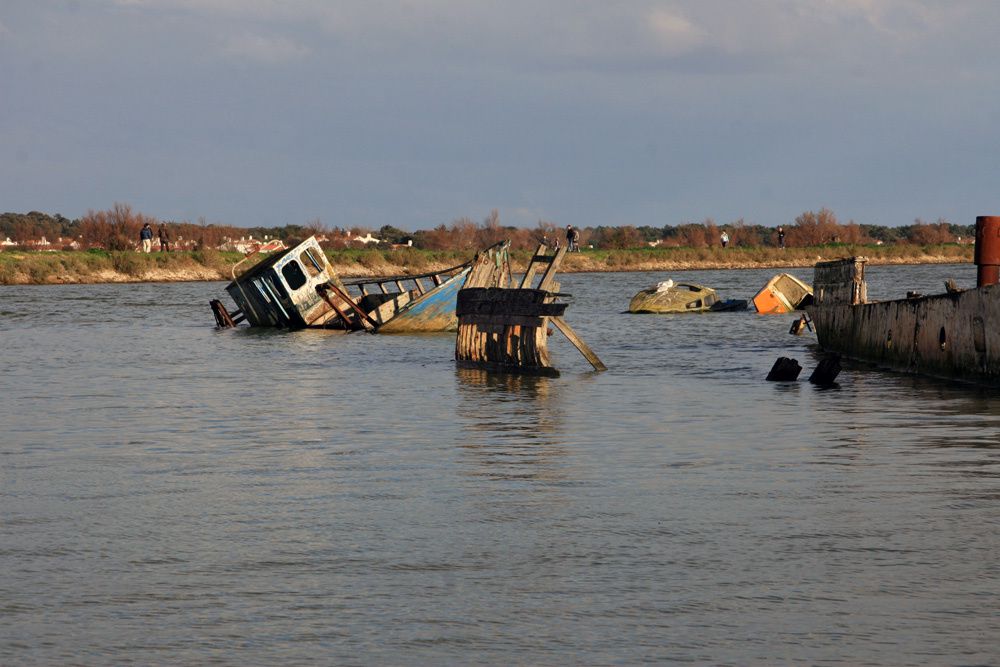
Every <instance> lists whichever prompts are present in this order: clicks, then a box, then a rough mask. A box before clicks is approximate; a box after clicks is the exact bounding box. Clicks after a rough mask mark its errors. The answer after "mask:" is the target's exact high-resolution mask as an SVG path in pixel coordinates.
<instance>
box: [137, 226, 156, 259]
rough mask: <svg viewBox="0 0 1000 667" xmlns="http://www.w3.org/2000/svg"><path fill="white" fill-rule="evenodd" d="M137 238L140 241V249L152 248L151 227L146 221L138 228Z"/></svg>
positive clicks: (148, 250) (149, 249)
mask: <svg viewBox="0 0 1000 667" xmlns="http://www.w3.org/2000/svg"><path fill="white" fill-rule="evenodd" d="M139 240H140V241H142V251H143V252H150V251H152V249H153V228H152V227H150V226H149V223H148V222H147V223H146V224H144V225H143V226H142V229H141V230H139Z"/></svg>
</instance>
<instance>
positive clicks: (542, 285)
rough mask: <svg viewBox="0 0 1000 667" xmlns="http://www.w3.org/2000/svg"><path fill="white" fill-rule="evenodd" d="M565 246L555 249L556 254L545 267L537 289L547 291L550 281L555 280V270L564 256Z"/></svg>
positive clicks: (550, 284)
mask: <svg viewBox="0 0 1000 667" xmlns="http://www.w3.org/2000/svg"><path fill="white" fill-rule="evenodd" d="M566 250H567V246H562V247H561V248H559V249H558V250H556V255H555V257H554V258H553V259H552V262H551V263H550V264H549V266H548V268H547V269H545V273H544V274H543V275H542V280H541V282H539V283H538V289H540V290H543V291H549V289H550V288H551V286H552V281H553V280H555V277H556V271H558V270H559V265H560V264H562V261H563V257H565V256H566Z"/></svg>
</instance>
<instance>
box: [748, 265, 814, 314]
mask: <svg viewBox="0 0 1000 667" xmlns="http://www.w3.org/2000/svg"><path fill="white" fill-rule="evenodd" d="M812 300H813V289H812V287H811V286H809V285H807V284H806V283H804V282H802V281H801V280H799V279H798V278H796V277H795V276H793V275H792V274H790V273H779V274H778V275H776V276H775V277H773V278H771V279H770V280H768V281H767V284H766V285H764V286H763V287H762V288H761V289H760V291H759V292H757V294H755V295H754V297H753V305H754V307H755V308H757V312H758V313H764V314H766V315H774V314H779V313H790V312H792V311H793V310H801V309H802V308H805V307H806V306H808V305H809V304H811V303H812Z"/></svg>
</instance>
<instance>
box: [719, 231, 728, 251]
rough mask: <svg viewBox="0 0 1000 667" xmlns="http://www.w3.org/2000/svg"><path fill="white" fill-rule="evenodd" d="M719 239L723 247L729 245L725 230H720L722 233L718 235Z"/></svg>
mask: <svg viewBox="0 0 1000 667" xmlns="http://www.w3.org/2000/svg"><path fill="white" fill-rule="evenodd" d="M719 240H720V241H722V247H723V248H725V247H726V246H728V245H729V234H728V233H727V232H726V230H722V235H721V236H719Z"/></svg>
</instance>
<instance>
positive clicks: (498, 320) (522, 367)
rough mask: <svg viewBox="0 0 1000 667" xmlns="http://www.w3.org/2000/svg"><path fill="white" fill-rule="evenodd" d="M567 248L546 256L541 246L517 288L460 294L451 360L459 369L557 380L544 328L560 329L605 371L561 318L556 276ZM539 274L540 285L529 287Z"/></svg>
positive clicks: (499, 287)
mask: <svg viewBox="0 0 1000 667" xmlns="http://www.w3.org/2000/svg"><path fill="white" fill-rule="evenodd" d="M565 254H566V248H559V249H557V250H556V252H555V253H551V254H550V253H549V252H548V248H547V247H546V246H545V245H540V246H539V247H538V250H537V251H536V252H535V254H534V256H533V257H532V259H531V262H530V263H529V264H528V267H527V270H526V271H525V274H524V277H523V278H522V279H521V282H520V285H519V286H518V287H516V288H511V287H509V286H507V285H497V286H493V287H467V288H465V289H463V290H461V291H460V292H459V294H458V309H457V312H458V335H457V337H456V340H455V360H456V362H457V363H458V364H459V366H463V367H470V368H482V369H485V370H489V371H497V372H507V373H524V374H534V375H552V376H557V375H559V371H558V370H556V369H555V368H553V367H552V364H551V361H550V358H549V352H548V336H549V328H548V324H549V323H552V324H553V325H554V326H555V327H556V328H558V329H559V330H560V331H561V332H562V333H563V334H564V335H565V336H566V337H567V338H568V339H569V341H570V342H571V343H573V345H574V346H576V348H577V349H578V350H580V352H581V353H582V354H583V356H584V357H585V358H586V359H587V361H589V362H590V364H591V365H592V366H593V367H594V368H595V369H596V370H599V371H603V370H607V367H606V366H605V365H604V363H603V362H602V361H601V360H600V359H599V358H598V357H597V355H596V354H595V353H594V351H593V350H591V349H590V347H588V346H587V344H586V343H584V342H583V340H582V339H581V338H580V337H579V336H578V335H577V334H576V332H575V331H574V330H573V329H572V327H570V326H569V324H568V323H567V322H566V320H565V319H563V314H564V313H565V311H566V307H567V304H565V303H558V302H556V298H558V297H559V296H566V295H561V294H559V292H558V290H559V286H558V284H557V283H556V282H555V274H556V271H557V270H558V268H559V265H560V263H561V262H562V259H563V257H564V256H565ZM540 271H542V273H541V275H540V279H539V282H538V285H537V286H535V287H532V283H533V281H534V279H535V277H536V276H538V275H539V272H540Z"/></svg>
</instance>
